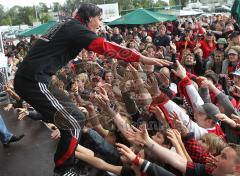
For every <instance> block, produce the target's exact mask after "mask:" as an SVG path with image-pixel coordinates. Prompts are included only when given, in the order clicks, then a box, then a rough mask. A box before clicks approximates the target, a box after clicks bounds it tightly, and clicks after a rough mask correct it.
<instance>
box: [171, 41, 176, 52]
mask: <svg viewBox="0 0 240 176" xmlns="http://www.w3.org/2000/svg"><path fill="white" fill-rule="evenodd" d="M170 47H171V48H172V53H173V54H175V53H176V52H177V47H176V45H175V43H173V42H172V41H170Z"/></svg>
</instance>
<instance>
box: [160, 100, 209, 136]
mask: <svg viewBox="0 0 240 176" xmlns="http://www.w3.org/2000/svg"><path fill="white" fill-rule="evenodd" d="M164 108H165V109H166V110H167V111H168V113H170V114H171V113H172V112H175V113H176V114H177V115H178V117H179V118H180V120H181V121H182V122H183V124H184V125H186V126H187V128H188V130H189V132H194V135H195V138H196V139H200V137H201V136H202V135H203V134H205V133H208V131H207V130H206V129H204V128H202V127H200V126H198V124H197V123H195V122H194V121H192V120H191V119H190V118H189V116H188V115H187V114H186V113H185V112H184V111H183V109H182V108H180V107H179V106H178V105H177V104H176V103H174V102H173V101H172V100H169V101H168V102H167V103H165V104H164Z"/></svg>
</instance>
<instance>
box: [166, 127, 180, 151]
mask: <svg viewBox="0 0 240 176" xmlns="http://www.w3.org/2000/svg"><path fill="white" fill-rule="evenodd" d="M167 138H168V139H169V140H170V141H171V142H172V145H173V146H174V147H176V146H177V145H178V144H179V142H178V139H177V136H176V135H175V133H174V132H173V130H172V129H168V131H167Z"/></svg>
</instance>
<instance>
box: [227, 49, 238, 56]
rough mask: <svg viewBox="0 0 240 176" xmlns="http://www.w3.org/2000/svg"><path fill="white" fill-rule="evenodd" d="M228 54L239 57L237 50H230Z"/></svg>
mask: <svg viewBox="0 0 240 176" xmlns="http://www.w3.org/2000/svg"><path fill="white" fill-rule="evenodd" d="M228 54H235V55H238V52H237V51H236V50H235V49H230V50H229V51H228Z"/></svg>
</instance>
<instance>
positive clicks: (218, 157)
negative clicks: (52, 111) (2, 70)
mask: <svg viewBox="0 0 240 176" xmlns="http://www.w3.org/2000/svg"><path fill="white" fill-rule="evenodd" d="M98 34H99V35H100V36H102V37H105V38H106V39H107V40H108V41H111V42H116V43H118V44H120V45H122V46H125V47H127V48H131V49H132V50H136V51H139V52H141V53H142V54H143V55H146V56H148V57H155V58H161V59H166V60H169V61H171V62H173V65H171V66H169V67H160V66H159V67H158V66H152V65H142V64H139V63H133V64H128V63H126V62H124V61H119V60H116V59H114V53H112V54H111V53H110V54H109V53H108V54H107V55H106V56H102V55H97V54H95V53H93V52H91V51H87V50H83V51H82V52H80V53H79V55H78V56H77V57H76V58H75V59H74V60H72V61H71V62H69V64H68V65H67V66H65V67H64V68H62V69H60V70H59V71H58V72H57V74H56V75H54V76H53V77H52V82H51V85H50V87H49V89H51V86H53V87H58V89H59V91H61V92H62V93H64V94H67V95H69V98H71V99H72V100H73V102H74V103H76V104H77V105H78V107H79V109H80V110H81V111H82V112H83V113H84V114H85V115H86V119H87V120H86V122H84V123H85V125H84V128H83V129H82V131H81V140H80V141H79V144H80V146H81V148H80V149H79V148H78V149H77V150H76V152H75V155H76V158H78V159H79V160H80V161H84V162H86V163H88V164H89V165H91V166H92V167H95V168H97V169H99V170H103V171H108V173H109V174H116V175H127V176H131V175H149V176H155V175H156V176H157V175H164V176H168V175H169V176H172V175H187V176H188V175H189V176H198V175H199V176H203V175H204V176H205V175H206V176H207V175H214V176H225V175H240V145H239V144H240V138H239V132H240V115H239V110H240V98H239V97H240V65H239V64H240V29H239V27H238V25H237V24H236V22H235V20H233V19H231V18H228V17H225V16H224V15H213V16H211V17H207V16H202V17H201V18H197V17H195V16H192V17H191V18H190V17H189V18H187V19H185V20H183V22H180V21H173V22H169V21H168V22H165V23H158V24H151V25H140V26H137V27H129V26H128V27H114V28H107V29H105V28H104V29H101V30H99V33H98ZM35 40H37V37H33V38H32V40H31V42H30V43H29V42H27V40H25V39H21V41H20V42H19V43H18V44H17V45H16V46H14V45H13V44H12V43H10V42H8V41H5V42H4V48H5V53H7V54H6V55H7V57H8V74H9V76H10V78H13V77H14V74H15V72H16V70H17V68H18V66H19V65H20V64H21V62H22V60H23V59H24V56H25V55H26V54H27V51H28V49H29V48H30V47H31V46H32V45H34V41H35ZM126 54H127V53H126ZM5 91H6V92H8V93H9V95H10V96H11V100H12V102H11V104H8V105H7V106H6V107H5V108H4V109H5V110H6V111H9V110H10V109H12V108H15V109H17V111H18V115H19V116H18V118H19V120H24V119H25V118H31V119H33V120H43V119H44V117H43V116H41V114H39V113H38V112H36V111H35V110H34V109H33V108H31V107H30V106H29V105H27V104H26V103H25V102H24V100H22V99H21V97H19V96H18V95H16V93H14V88H13V84H12V82H11V80H10V81H9V82H8V83H7V84H6V85H5ZM79 123H83V122H79ZM46 125H47V126H48V127H49V129H51V130H52V133H51V137H52V138H53V139H55V140H57V139H58V138H59V137H60V135H61V133H60V131H59V130H58V128H57V126H55V125H54V124H46Z"/></svg>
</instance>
